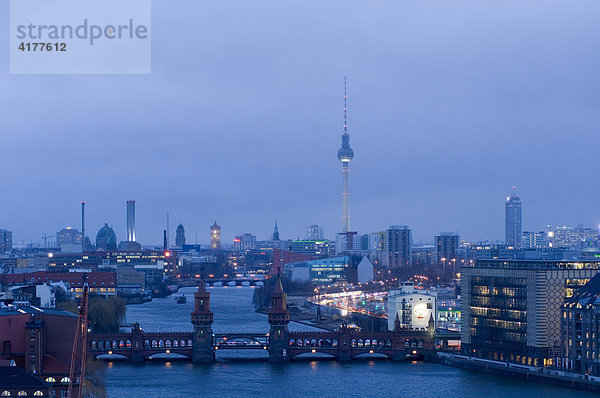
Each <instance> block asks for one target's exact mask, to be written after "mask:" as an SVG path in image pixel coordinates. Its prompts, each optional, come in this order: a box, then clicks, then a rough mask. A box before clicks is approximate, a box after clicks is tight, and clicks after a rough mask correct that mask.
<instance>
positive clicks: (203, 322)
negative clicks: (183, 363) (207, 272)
mask: <svg viewBox="0 0 600 398" xmlns="http://www.w3.org/2000/svg"><path fill="white" fill-rule="evenodd" d="M212 323H213V312H212V311H211V310H210V293H209V292H208V291H207V290H206V284H205V283H204V279H200V286H198V291H197V292H196V293H194V312H192V324H193V325H194V335H193V353H192V362H196V363H197V362H212V361H214V360H215V346H214V338H213V331H212V328H211V326H212Z"/></svg>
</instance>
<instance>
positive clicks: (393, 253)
mask: <svg viewBox="0 0 600 398" xmlns="http://www.w3.org/2000/svg"><path fill="white" fill-rule="evenodd" d="M385 233H386V236H385V245H384V266H385V267H387V268H389V269H390V270H391V271H392V272H393V271H394V270H398V269H402V268H408V267H410V266H411V265H412V230H411V229H410V228H409V227H408V226H406V225H400V226H398V225H392V226H391V227H389V228H388V229H387V230H386V231H385Z"/></svg>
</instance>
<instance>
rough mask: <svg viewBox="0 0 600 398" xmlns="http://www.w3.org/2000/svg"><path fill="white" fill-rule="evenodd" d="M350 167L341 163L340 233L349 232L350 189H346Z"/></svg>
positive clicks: (346, 163) (345, 163)
mask: <svg viewBox="0 0 600 398" xmlns="http://www.w3.org/2000/svg"><path fill="white" fill-rule="evenodd" d="M349 174H350V167H349V164H348V162H344V163H342V178H343V181H344V187H343V190H342V232H343V233H346V232H350V189H349V187H348V177H349Z"/></svg>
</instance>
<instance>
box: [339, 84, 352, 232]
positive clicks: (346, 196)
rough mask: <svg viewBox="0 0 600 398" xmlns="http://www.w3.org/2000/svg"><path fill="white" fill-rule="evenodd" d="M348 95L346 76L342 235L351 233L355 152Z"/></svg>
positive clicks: (342, 151) (342, 158)
mask: <svg viewBox="0 0 600 398" xmlns="http://www.w3.org/2000/svg"><path fill="white" fill-rule="evenodd" d="M347 113H348V95H347V94H346V76H344V134H342V146H341V147H340V149H339V150H338V153H337V157H338V159H339V160H340V161H341V162H342V176H343V180H344V188H343V191H342V233H347V232H350V192H349V190H348V175H349V174H350V167H349V166H350V161H351V160H352V158H353V157H354V151H353V150H352V148H350V134H348V118H347Z"/></svg>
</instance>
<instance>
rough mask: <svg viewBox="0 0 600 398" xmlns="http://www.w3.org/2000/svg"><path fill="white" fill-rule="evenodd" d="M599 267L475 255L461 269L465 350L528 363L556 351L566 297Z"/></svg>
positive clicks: (541, 360)
mask: <svg viewBox="0 0 600 398" xmlns="http://www.w3.org/2000/svg"><path fill="white" fill-rule="evenodd" d="M599 271H600V262H598V261H586V262H583V261H581V262H579V261H542V260H537V261H536V260H479V261H476V262H475V264H474V265H473V266H465V267H462V268H461V294H462V321H463V324H462V344H463V349H464V350H465V353H466V354H469V355H471V356H475V357H480V358H485V359H492V360H498V361H510V362H515V363H521V364H525V365H531V366H542V365H546V364H548V363H552V361H553V358H555V357H556V356H557V352H560V345H561V343H560V341H561V319H562V306H563V303H564V299H565V298H569V297H571V296H572V295H573V293H574V291H575V290H576V289H578V288H579V287H581V286H583V285H584V284H585V283H587V282H588V281H589V279H590V278H592V277H593V276H595V275H597V274H598V272H599Z"/></svg>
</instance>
